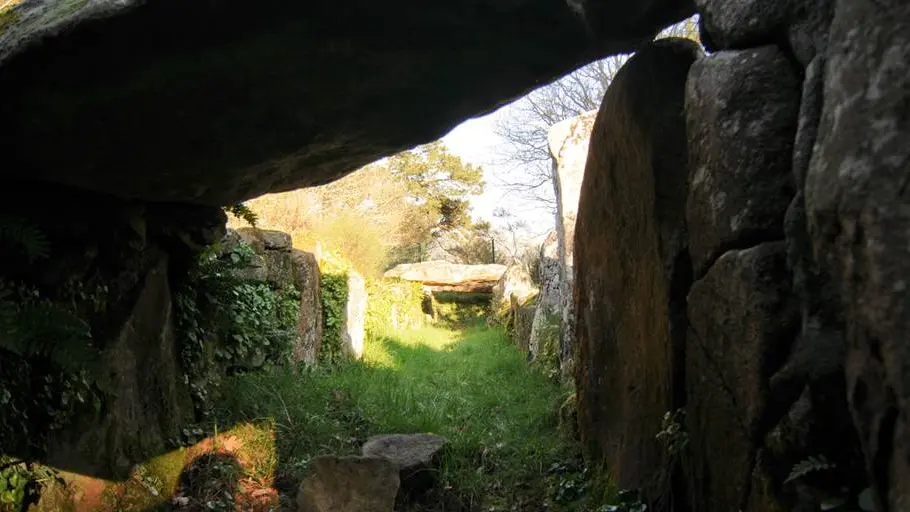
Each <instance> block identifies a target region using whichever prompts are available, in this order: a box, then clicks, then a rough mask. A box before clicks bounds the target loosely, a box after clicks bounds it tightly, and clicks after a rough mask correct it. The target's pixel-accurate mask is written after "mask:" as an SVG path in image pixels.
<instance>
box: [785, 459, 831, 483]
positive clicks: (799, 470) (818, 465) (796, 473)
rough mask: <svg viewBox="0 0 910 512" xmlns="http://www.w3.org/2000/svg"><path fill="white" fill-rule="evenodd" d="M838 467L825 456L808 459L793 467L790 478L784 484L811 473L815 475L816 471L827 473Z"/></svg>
mask: <svg viewBox="0 0 910 512" xmlns="http://www.w3.org/2000/svg"><path fill="white" fill-rule="evenodd" d="M835 467H836V466H835V465H834V464H833V463H831V462H828V459H826V458H825V456H824V455H819V456H818V457H807V458H806V459H805V460H802V461H800V462H797V463H796V464H794V465H793V469H792V470H791V471H790V476H788V477H787V479H786V480H784V483H785V484H786V483H790V482H792V481H793V480H796V479H797V478H802V477H804V476H806V475H808V474H809V473H814V472H816V471H825V470H828V469H834V468H835Z"/></svg>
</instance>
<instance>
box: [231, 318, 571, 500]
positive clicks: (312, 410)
mask: <svg viewBox="0 0 910 512" xmlns="http://www.w3.org/2000/svg"><path fill="white" fill-rule="evenodd" d="M224 391H225V393H224V394H223V396H226V397H230V398H229V399H228V400H227V401H226V402H224V403H223V404H221V417H222V421H227V422H234V423H236V422H243V421H254V422H256V423H257V424H259V425H262V426H264V427H268V428H269V429H274V433H275V434H274V435H275V447H276V451H277V457H276V460H275V462H274V467H272V468H266V470H265V471H274V474H275V483H276V486H277V487H278V488H279V489H280V490H282V491H283V492H285V493H287V494H293V492H295V490H296V485H297V483H298V482H299V481H300V479H301V478H303V476H304V474H305V472H306V469H307V466H308V463H309V461H310V460H311V459H312V458H314V457H316V456H319V455H324V454H338V455H345V454H354V453H358V452H359V449H360V446H361V445H362V443H363V441H364V440H365V439H366V438H367V437H369V436H371V435H376V434H386V433H416V432H431V433H435V434H440V435H442V436H445V437H446V438H447V439H448V440H449V442H450V445H449V449H448V450H447V453H446V454H445V456H444V457H443V464H442V468H441V474H440V482H441V485H440V486H439V487H440V489H443V490H444V491H445V492H444V493H442V494H443V495H441V496H440V498H439V503H438V504H436V505H435V508H432V509H428V508H427V507H426V505H423V507H422V508H421V510H480V508H481V506H483V510H487V511H494V510H527V511H531V510H544V507H545V506H544V505H543V503H544V501H550V500H551V498H552V496H550V495H551V494H553V493H554V492H556V491H559V488H561V487H560V486H564V485H565V482H566V478H567V477H565V476H559V474H563V475H564V474H565V473H566V471H569V469H570V468H569V466H570V465H571V461H574V460H576V459H575V458H576V457H577V449H576V447H575V446H574V445H573V444H572V443H571V442H569V441H567V440H566V439H565V438H564V437H563V436H561V435H559V434H558V417H557V408H558V405H559V404H560V403H561V401H562V399H564V398H565V397H566V395H567V394H568V390H567V389H566V388H565V387H561V386H559V385H557V384H554V383H553V382H552V381H551V380H549V379H548V378H546V377H545V376H543V375H541V374H539V373H538V372H535V371H534V370H532V369H530V368H529V367H528V365H527V363H526V361H525V357H524V355H523V354H521V353H520V352H519V351H518V350H517V349H516V348H515V347H514V346H512V345H511V344H510V343H509V341H508V338H507V337H506V335H505V334H504V332H503V331H502V330H501V329H499V328H485V327H473V328H469V329H465V330H462V331H453V330H448V329H441V328H437V327H426V328H422V329H419V330H414V331H409V332H403V333H395V334H392V335H386V336H382V337H378V339H373V340H369V341H368V344H367V347H366V353H365V355H364V359H363V361H362V362H356V363H349V364H346V365H343V366H340V367H336V368H333V369H331V370H319V371H315V372H306V373H303V374H296V373H294V372H291V371H285V372H278V373H270V374H264V375H263V374H256V375H254V374H250V375H244V376H239V377H236V378H234V379H233V380H231V381H230V383H229V389H225V390H224ZM567 468H569V469H567ZM554 469H555V472H554ZM554 474H555V475H557V476H554ZM573 478H574V477H573ZM579 485H582V484H579ZM563 501H565V500H563ZM549 510H558V507H557V508H554V507H553V506H551V507H550V508H549ZM566 510H580V509H579V508H572V507H570V508H568V509H566Z"/></svg>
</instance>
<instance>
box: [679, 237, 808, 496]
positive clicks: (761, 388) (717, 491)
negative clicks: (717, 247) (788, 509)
mask: <svg viewBox="0 0 910 512" xmlns="http://www.w3.org/2000/svg"><path fill="white" fill-rule="evenodd" d="M688 312H689V321H690V323H691V330H690V333H689V340H688V344H687V347H686V375H687V376H688V379H687V380H686V385H687V388H688V390H687V395H688V405H687V407H686V413H687V417H686V419H687V425H686V426H687V430H688V432H689V443H690V445H691V453H692V459H691V460H690V461H689V462H690V464H691V467H690V468H689V471H688V475H689V478H690V482H691V485H690V490H691V496H692V509H693V510H704V511H715V510H716V511H722V510H736V509H738V508H739V507H741V505H742V503H743V502H744V500H745V499H746V498H747V497H748V494H749V492H750V487H751V484H752V479H753V478H757V476H756V475H753V473H754V468H755V464H756V461H755V455H756V452H757V451H758V448H760V447H761V446H762V445H763V437H764V435H765V434H766V433H767V430H766V429H765V431H763V429H762V428H761V423H762V420H763V416H764V415H765V414H767V408H768V402H769V384H768V382H769V379H770V378H771V375H772V374H773V373H774V372H775V371H777V370H778V369H779V368H780V367H781V366H782V364H783V362H784V360H785V358H786V356H787V354H788V353H789V349H790V345H791V343H792V342H793V339H794V337H795V336H796V333H797V332H798V328H799V309H798V307H797V304H796V301H795V300H794V299H793V298H792V297H791V295H790V275H789V270H788V268H787V257H786V246H785V244H784V243H783V242H774V243H766V244H761V245H758V246H756V247H752V248H749V249H745V250H733V251H728V252H726V253H724V254H723V256H721V257H720V259H718V260H717V262H716V263H715V264H714V265H713V266H712V267H711V270H710V271H709V272H708V274H707V275H705V277H704V278H702V279H700V280H698V281H696V282H695V283H694V284H693V285H692V289H691V291H690V292H689V300H688ZM775 476H777V475H775ZM772 504H773V501H772Z"/></svg>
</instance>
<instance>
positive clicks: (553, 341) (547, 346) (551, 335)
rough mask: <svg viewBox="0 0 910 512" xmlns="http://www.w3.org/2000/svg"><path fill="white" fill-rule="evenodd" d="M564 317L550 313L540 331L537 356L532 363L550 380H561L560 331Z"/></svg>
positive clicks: (546, 315)
mask: <svg viewBox="0 0 910 512" xmlns="http://www.w3.org/2000/svg"><path fill="white" fill-rule="evenodd" d="M561 320H562V317H561V315H560V314H559V313H554V312H548V313H546V314H545V316H544V322H543V324H542V325H541V326H540V328H539V331H538V333H539V334H538V340H539V341H538V342H539V345H538V347H537V356H536V357H535V358H534V362H533V363H531V366H532V367H533V368H536V369H537V370H538V371H539V372H541V373H542V374H544V375H546V376H547V377H548V378H550V379H554V380H559V376H560V373H559V329H560V322H561Z"/></svg>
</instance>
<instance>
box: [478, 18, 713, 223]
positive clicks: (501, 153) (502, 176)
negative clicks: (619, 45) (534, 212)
mask: <svg viewBox="0 0 910 512" xmlns="http://www.w3.org/2000/svg"><path fill="white" fill-rule="evenodd" d="M657 37H658V38H664V37H685V38H689V39H693V40H696V41H697V40H698V23H697V18H696V17H693V18H689V19H688V20H685V21H682V22H680V23H678V24H676V25H672V26H670V27H667V28H666V29H664V30H663V31H662V32H661V33H660V34H658V36H657ZM629 57H630V55H615V56H611V57H607V58H605V59H602V60H599V61H596V62H593V63H591V64H588V65H587V66H584V67H582V68H580V69H578V70H576V71H574V72H572V73H570V74H568V75H566V76H564V77H563V78H561V79H559V80H557V81H555V82H553V83H550V84H548V85H545V86H543V87H540V88H538V89H535V90H534V91H531V92H530V93H529V94H528V95H527V96H524V97H523V98H521V99H519V100H517V101H515V102H514V103H512V104H511V105H509V106H508V107H506V109H505V110H504V111H503V115H502V116H501V117H500V118H499V119H498V120H497V125H496V135H497V136H499V137H500V138H501V139H502V140H503V141H504V142H503V143H502V144H501V145H500V146H499V147H498V148H497V151H496V153H497V155H496V156H497V161H496V162H495V164H496V170H495V171H494V178H495V179H496V181H497V182H498V185H499V186H500V187H502V188H503V189H505V190H506V193H508V194H512V195H515V196H517V197H518V198H520V199H522V200H524V201H525V202H530V203H531V204H532V205H534V206H537V207H543V208H548V209H550V210H552V211H555V209H556V195H555V191H554V188H553V177H552V174H553V169H552V163H551V160H550V150H549V144H548V142H547V133H548V132H549V129H550V127H551V126H553V125H554V124H556V123H558V122H560V121H562V120H564V119H568V118H570V117H575V116H577V115H580V114H582V113H584V112H587V111H589V110H594V109H597V108H598V107H600V102H601V100H602V99H603V95H604V93H605V92H606V90H607V87H609V85H610V82H611V81H612V80H613V77H614V76H615V75H616V73H617V72H618V71H619V68H621V67H622V65H623V64H624V63H625V62H626V60H628V58H629Z"/></svg>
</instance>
